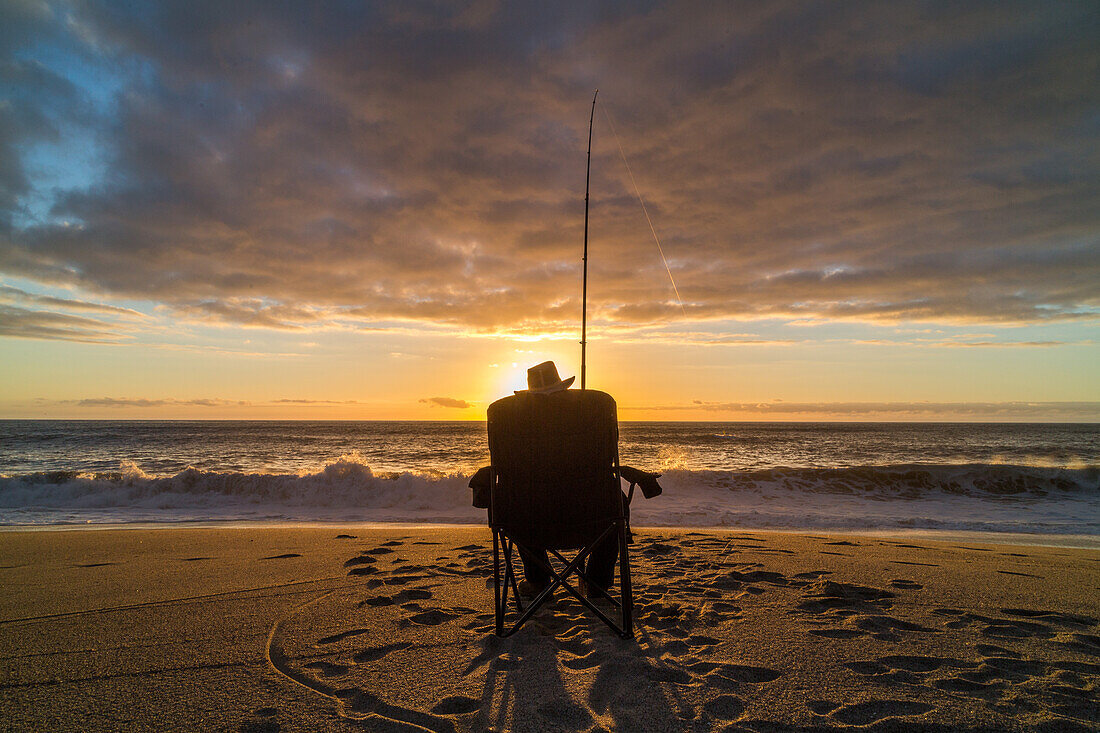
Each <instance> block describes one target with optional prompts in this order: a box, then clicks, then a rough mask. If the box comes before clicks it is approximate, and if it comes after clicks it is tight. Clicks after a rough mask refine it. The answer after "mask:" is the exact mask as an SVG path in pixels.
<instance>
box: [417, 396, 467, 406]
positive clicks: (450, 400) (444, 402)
mask: <svg viewBox="0 0 1100 733" xmlns="http://www.w3.org/2000/svg"><path fill="white" fill-rule="evenodd" d="M420 401H421V402H422V403H424V404H426V405H431V406H432V407H454V408H458V409H465V408H467V407H473V406H474V405H473V403H472V402H467V401H466V400H456V399H455V398H454V397H425V398H424V399H422V400H420Z"/></svg>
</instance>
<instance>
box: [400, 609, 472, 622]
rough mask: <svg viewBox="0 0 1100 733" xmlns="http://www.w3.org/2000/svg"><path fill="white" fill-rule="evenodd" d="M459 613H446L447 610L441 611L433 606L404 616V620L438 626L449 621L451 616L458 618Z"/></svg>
mask: <svg viewBox="0 0 1100 733" xmlns="http://www.w3.org/2000/svg"><path fill="white" fill-rule="evenodd" d="M460 615H461V614H457V613H448V612H447V611H441V610H439V609H438V608H433V609H431V610H429V611H422V612H420V613H414V614H413V615H411V616H408V617H406V618H405V620H406V621H408V622H410V623H414V624H417V625H419V626H439V625H440V624H441V623H443V622H444V621H450V620H451V619H453V618H458V617H459V616H460Z"/></svg>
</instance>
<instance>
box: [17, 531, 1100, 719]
mask: <svg viewBox="0 0 1100 733" xmlns="http://www.w3.org/2000/svg"><path fill="white" fill-rule="evenodd" d="M632 553H633V562H634V574H635V579H636V580H635V582H636V594H635V597H636V603H637V638H636V639H634V640H632V641H624V640H621V639H619V638H617V637H615V636H614V635H612V634H611V633H610V632H609V631H608V630H607V629H606V628H605V627H603V626H602V625H601V624H600V623H599V622H597V621H595V620H594V619H591V618H590V617H588V616H586V615H584V614H582V613H581V607H580V606H579V604H577V603H575V602H574V601H572V600H571V599H568V598H566V597H565V596H564V594H559V596H558V598H557V599H556V600H555V601H554V602H553V603H552V604H551V606H550V607H548V608H546V609H544V610H543V611H541V612H540V613H539V615H537V616H536V617H535V619H534V620H533V621H532V622H530V623H529V624H528V625H527V626H526V627H525V628H524V629H523V630H521V631H520V632H519V633H518V634H516V635H515V636H514V637H511V638H508V639H498V638H497V637H495V636H494V635H493V634H492V600H491V593H492V591H491V538H490V535H489V532H488V530H487V529H486V528H484V527H424V526H420V527H410V526H392V527H383V528H377V527H372V528H363V527H351V528H340V527H327V526H326V527H295V528H282V527H246V528H143V529H109V530H91V531H36V532H20V531H6V532H0V578H2V579H3V587H4V589H5V592H4V593H3V594H2V595H0V650H2V651H0V728H2V729H3V730H77V729H85V730H165V729H199V728H205V729H211V730H234V731H279V730H308V729H325V730H369V731H417V730H432V731H468V730H487V729H488V730H523V731H526V730H530V731H542V730H583V731H598V730H608V731H611V730H644V731H649V730H652V731H681V730H698V731H703V730H708V731H709V730H749V731H771V730H777V731H782V730H844V729H860V730H944V731H948V730H1050V731H1054V730H1057V731H1075V730H1097V729H1100V704H1098V703H1097V699H1098V697H1100V692H1098V690H1100V621H1098V617H1100V600H1098V599H1100V592H1098V591H1100V551H1097V550H1081V549H1066V548H1054V547H1037V546H1009V545H993V544H977V543H971V542H952V541H930V540H909V539H890V538H880V537H867V536H826V535H798V534H787V533H766V532H742V531H720V530H708V531H700V532H696V531H686V530H656V529H648V530H647V529H643V530H638V531H637V532H636V541H635V543H634V545H633V546H632ZM487 585H488V587H487Z"/></svg>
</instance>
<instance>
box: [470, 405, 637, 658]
mask: <svg viewBox="0 0 1100 733" xmlns="http://www.w3.org/2000/svg"><path fill="white" fill-rule="evenodd" d="M488 430H489V456H490V460H491V464H492V465H491V466H490V500H489V526H490V528H491V529H492V531H493V584H494V585H493V587H494V594H495V602H496V606H495V612H496V633H497V635H498V636H509V635H511V634H513V633H515V632H516V631H518V630H519V628H520V627H521V626H523V624H524V623H525V622H526V621H527V620H528V619H529V618H531V616H532V615H533V614H534V612H535V611H536V610H537V609H538V608H539V607H540V606H542V605H543V604H544V603H545V602H546V601H547V599H549V598H550V597H551V595H552V594H553V593H554V591H555V589H557V588H558V587H561V588H563V589H564V590H565V591H566V592H568V593H569V594H570V595H572V596H573V597H574V598H576V599H577V600H578V601H580V602H581V603H582V604H584V606H585V607H586V608H588V610H589V611H591V612H592V613H594V614H595V615H596V616H597V617H598V618H599V619H600V620H602V621H603V622H604V623H605V624H607V625H608V626H609V627H610V628H611V629H612V630H613V631H615V632H616V633H617V634H619V635H620V636H621V637H623V638H624V639H627V638H631V637H632V636H634V625H633V620H632V617H631V614H632V611H633V597H632V595H631V587H630V560H629V557H628V556H627V532H628V530H627V525H626V519H625V516H624V512H623V497H622V493H621V491H620V490H619V426H618V420H617V417H616V412H615V400H613V399H612V398H611V396H610V395H608V394H606V393H604V392H598V391H596V390H563V391H559V392H554V393H551V394H539V393H530V392H521V393H519V394H516V395H515V396H513V397H505V398H504V399H502V400H497V401H496V402H494V403H493V404H491V405H490V406H489V410H488ZM608 537H615V538H616V539H617V541H618V543H619V558H618V569H619V573H618V574H619V592H618V594H617V595H618V598H614V597H612V594H611V593H610V592H608V593H604V596H605V597H606V598H608V599H609V600H610V601H611V603H612V604H613V605H614V606H615V607H616V608H617V609H618V611H619V612H621V618H620V619H619V620H618V621H616V620H613V619H612V618H610V617H609V616H608V615H607V614H605V613H604V612H603V611H602V610H600V609H599V608H597V607H596V606H595V605H594V604H593V603H592V602H591V600H589V599H588V598H587V597H585V595H583V594H581V593H580V592H579V591H578V590H577V589H576V588H575V587H574V586H573V585H572V584H570V582H569V581H570V577H571V576H577V577H578V578H580V579H583V580H585V581H587V576H586V575H585V573H584V572H583V571H582V570H581V567H583V564H584V562H585V560H586V558H587V557H588V556H589V554H590V553H591V552H592V550H593V548H594V547H595V546H596V545H597V544H598V543H599V542H600V541H601V540H604V539H605V538H608ZM513 549H522V550H524V551H526V552H527V554H528V556H531V555H534V557H535V558H537V562H538V563H539V564H540V565H543V566H544V569H545V570H546V571H547V572H548V573H549V575H550V583H549V584H548V585H547V586H546V588H545V589H544V590H543V591H542V592H541V593H539V594H538V595H537V596H536V597H535V598H534V599H532V600H531V601H530V603H529V604H528V605H527V607H526V608H524V603H523V601H522V600H521V598H520V594H519V590H518V587H517V582H516V569H515V563H514V562H513V558H512V551H513ZM542 549H545V550H546V551H547V555H549V556H550V557H551V558H553V559H552V560H551V562H550V563H549V566H545V565H544V563H543V560H542V558H543V553H542V552H541V550H542ZM563 550H577V551H578V552H577V554H576V555H575V556H574V557H573V559H572V560H569V559H567V558H566V557H565V556H564V555H563V554H562V551H563ZM554 560H556V561H557V562H558V563H559V564H560V565H561V566H562V567H561V569H560V570H559V569H557V568H555V567H554ZM586 585H587V586H588V587H589V588H593V585H592V584H591V583H587V582H586ZM509 596H511V598H512V600H514V602H515V607H516V610H517V612H518V613H519V614H520V615H519V618H518V620H516V621H515V623H514V624H513V625H512V626H510V627H509V628H507V629H506V628H505V617H506V615H507V614H508V606H509ZM614 615H615V616H620V613H614Z"/></svg>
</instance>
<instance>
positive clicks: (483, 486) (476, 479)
mask: <svg viewBox="0 0 1100 733" xmlns="http://www.w3.org/2000/svg"><path fill="white" fill-rule="evenodd" d="M489 469H490V467H489V466H482V467H481V468H479V469H477V473H475V474H474V475H473V476H471V477H470V488H471V489H473V490H474V492H473V493H474V496H473V504H474V506H475V507H477V508H478V509H488V508H489V492H490V490H491V489H492V473H491V472H490V470H489Z"/></svg>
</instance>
